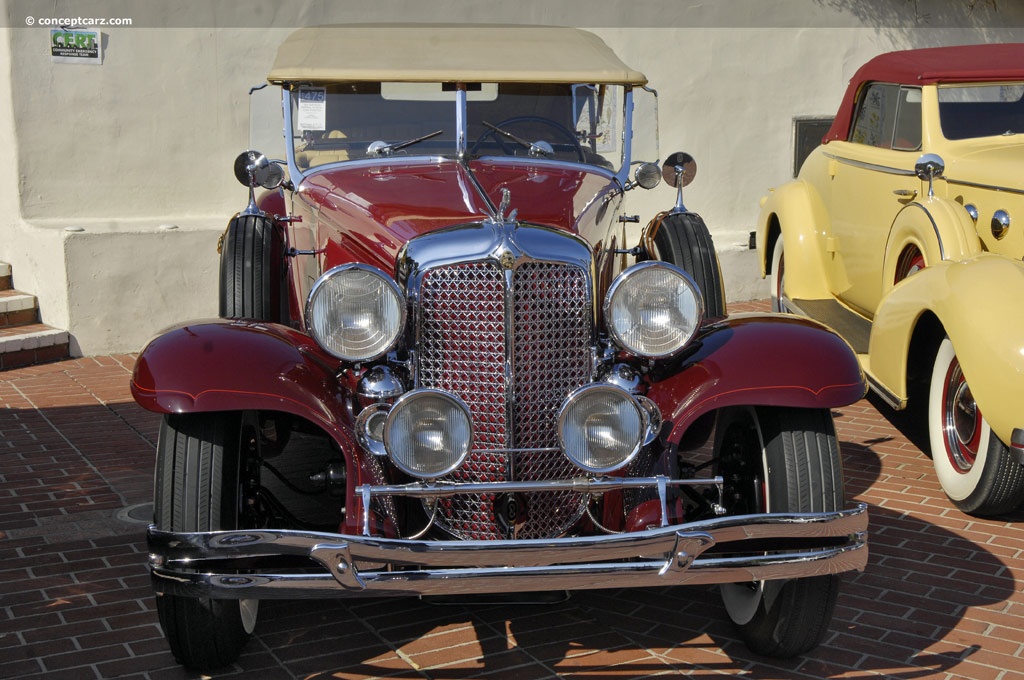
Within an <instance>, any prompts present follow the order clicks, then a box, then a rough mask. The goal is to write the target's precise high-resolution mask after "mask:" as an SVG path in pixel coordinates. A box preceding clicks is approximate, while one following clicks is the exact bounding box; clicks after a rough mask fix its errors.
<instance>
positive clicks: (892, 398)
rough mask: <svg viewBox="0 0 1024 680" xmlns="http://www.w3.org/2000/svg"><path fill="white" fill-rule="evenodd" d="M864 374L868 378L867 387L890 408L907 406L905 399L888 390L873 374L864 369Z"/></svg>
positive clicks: (901, 408)
mask: <svg viewBox="0 0 1024 680" xmlns="http://www.w3.org/2000/svg"><path fill="white" fill-rule="evenodd" d="M864 376H865V377H866V378H867V380H868V387H870V388H871V391H872V392H874V393H875V394H877V395H878V396H879V398H880V399H881V400H882V401H884V402H885V403H886V404H888V405H889V407H890V408H892V409H893V410H896V411H902V410H903V409H905V408H906V407H907V400H906V399H900V398H899V397H897V396H896V395H895V394H894V393H892V392H890V391H889V390H888V389H887V388H886V387H885V386H884V385H882V383H880V382H878V380H877V379H876V378H875V377H874V376H873V375H871V374H870V373H868V372H867V371H865V372H864Z"/></svg>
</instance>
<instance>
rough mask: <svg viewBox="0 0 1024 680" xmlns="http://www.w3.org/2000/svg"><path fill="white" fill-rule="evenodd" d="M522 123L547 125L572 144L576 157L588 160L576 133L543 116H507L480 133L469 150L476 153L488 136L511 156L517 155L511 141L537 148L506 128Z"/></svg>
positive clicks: (532, 148)
mask: <svg viewBox="0 0 1024 680" xmlns="http://www.w3.org/2000/svg"><path fill="white" fill-rule="evenodd" d="M521 123H540V124H541V125H546V126H547V127H549V128H551V129H552V130H554V131H555V132H556V133H558V135H559V136H560V137H563V138H564V139H565V141H566V142H568V144H569V146H571V147H572V150H573V151H574V152H575V153H576V157H577V159H578V160H579V162H580V163H585V162H586V161H587V157H586V154H585V153H584V152H583V147H582V146H580V142H579V140H578V139H577V138H576V134H575V133H574V132H573V131H572V130H570V129H568V128H567V127H565V126H564V125H562V124H560V123H556V122H555V121H553V120H551V119H550V118H544V117H543V116H514V117H512V118H506V119H505V120H503V121H501V122H500V123H498V124H497V125H488V129H487V130H486V131H485V132H484V133H483V134H482V135H480V138H479V139H477V140H476V142H475V143H474V144H473V147H472V148H471V149H470V150H469V151H470V153H471V154H474V155H476V152H477V150H479V148H480V146H481V145H482V144H483V142H484V140H486V139H487V138H488V137H494V141H495V142H497V144H498V146H499V147H501V149H502V151H504V152H505V153H506V154H508V155H510V156H512V155H515V153H514V149H512V148H511V146H510V145H509V142H513V143H515V144H518V145H519V146H522V147H524V148H526V149H528V150H534V149H536V148H537V147H538V145H537V144H535V143H534V142H530V141H528V140H526V139H523V138H521V137H519V136H517V135H514V134H512V133H511V132H509V131H508V130H507V129H506V128H508V126H510V125H519V124H521Z"/></svg>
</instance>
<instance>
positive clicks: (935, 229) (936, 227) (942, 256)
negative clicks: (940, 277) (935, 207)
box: [907, 201, 946, 260]
mask: <svg viewBox="0 0 1024 680" xmlns="http://www.w3.org/2000/svg"><path fill="white" fill-rule="evenodd" d="M907 208H920V209H921V210H922V211H924V214H925V215H926V216H927V217H928V221H929V222H931V223H932V231H933V232H935V240H936V242H938V244H939V259H940V260H945V259H946V248H945V247H944V246H943V245H942V234H940V233H939V225H937V224H936V223H935V218H934V217H932V214H931V212H929V210H928V208H926V207H924V206H923V205H921V204H920V203H918V202H917V201H915V202H913V203H910V204H908V205H907Z"/></svg>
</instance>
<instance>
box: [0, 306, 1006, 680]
mask: <svg viewBox="0 0 1024 680" xmlns="http://www.w3.org/2000/svg"><path fill="white" fill-rule="evenodd" d="M734 310H735V307H734ZM131 365H132V358H131V357H124V356H117V357H97V358H90V359H77V360H71V361H63V362H60V363H56V364H49V365H45V366H37V367H32V368H24V369H17V370H11V371H6V372H0V677H3V678H14V677H26V678H27V677H38V678H43V677H45V678H47V679H51V680H52V679H53V678H76V679H77V678H111V677H129V678H153V679H158V678H159V679H163V678H188V677H197V676H195V675H190V674H188V673H186V672H185V671H183V670H181V669H180V668H178V667H177V666H176V665H175V663H174V660H173V658H172V657H171V654H170V652H168V651H167V647H166V645H165V643H164V641H163V639H162V637H161V633H160V629H159V625H158V623H157V617H156V614H155V611H154V607H153V600H152V598H151V596H150V593H149V583H148V577H147V575H146V573H145V570H144V567H143V564H144V561H145V555H144V550H145V548H144V543H143V530H144V522H145V521H146V519H147V518H146V513H147V509H146V508H145V507H143V508H137V506H140V505H142V504H145V503H147V502H148V501H149V500H150V498H149V496H150V485H151V477H150V469H151V466H152V462H153V449H154V443H155V440H156V429H157V419H156V418H155V417H154V416H153V415H151V414H149V413H146V412H144V411H142V410H140V409H139V408H138V407H136V406H135V405H134V403H133V402H132V401H131V399H130V397H129V394H128V387H127V380H128V375H129V372H130V368H131ZM879 408H880V407H879V406H878V405H877V404H876V402H874V401H872V400H863V401H861V402H859V403H857V404H854V405H853V406H850V407H847V408H843V409H839V410H838V411H836V412H835V415H836V422H837V425H838V430H839V437H840V440H841V442H842V447H843V454H844V459H845V463H846V470H847V480H848V481H847V483H848V492H849V494H850V495H851V496H853V497H854V498H857V499H860V500H863V501H866V502H867V503H869V504H870V505H871V513H872V514H871V517H872V519H871V525H872V526H871V541H872V547H871V551H872V552H871V559H870V564H869V566H868V569H867V570H866V571H865V572H863V573H860V574H853V575H847V576H846V577H845V582H844V590H843V593H842V594H841V596H840V599H839V606H838V609H837V612H836V617H835V619H834V621H833V625H832V629H831V633H830V635H829V636H828V638H827V640H826V642H825V644H824V645H822V646H821V647H820V648H819V649H818V650H816V651H815V652H814V653H812V654H810V655H808V656H806V657H805V658H803V659H799V660H794V661H789V662H777V661H771V660H766V659H762V658H758V657H755V656H753V655H751V654H750V653H749V652H747V651H746V649H745V648H744V647H743V645H742V644H741V643H740V642H738V641H737V639H736V638H735V636H734V634H733V633H732V631H731V629H730V626H729V624H728V622H727V619H726V616H725V613H724V611H723V610H722V607H721V606H720V604H719V602H718V597H717V593H716V591H715V589H714V588H710V587H691V588H677V589H660V590H645V591H634V590H610V591H598V592H590V593H580V594H575V595H573V597H572V598H571V599H569V600H568V601H564V602H560V603H555V604H548V605H543V606H541V605H524V604H507V603H506V604H498V603H491V604H487V603H480V604H476V605H473V606H467V605H465V604H460V605H453V606H437V605H430V604H425V603H422V602H419V601H415V600H406V601H402V600H387V601H382V600H375V601H362V602H356V603H354V604H349V605H345V604H342V603H339V602H327V603H324V604H316V603H308V602H306V603H301V604H294V603H281V602H265V603H264V604H263V606H262V608H261V611H260V621H259V625H258V627H257V635H256V637H255V639H254V640H253V641H252V642H251V643H250V645H249V647H248V648H247V651H246V653H245V655H244V656H243V657H242V659H241V661H240V662H239V664H238V665H237V666H236V667H234V668H232V669H229V670H228V671H226V672H225V673H223V674H218V676H217V677H222V676H223V677H229V676H236V677H242V676H251V675H256V674H258V675H259V677H260V679H261V680H271V679H273V678H370V677H379V676H384V677H402V678H437V679H444V678H450V679H453V680H456V679H457V680H464V679H469V678H523V679H531V678H551V677H559V676H562V677H571V678H591V679H602V680H603V679H606V678H607V679H611V678H637V677H648V676H676V675H681V674H682V675H687V674H688V675H692V676H696V677H706V676H712V675H743V676H745V677H749V678H790V677H794V678H824V677H828V678H865V677H876V676H882V677H894V678H907V679H909V678H961V677H963V678H1000V679H1005V680H1024V634H1022V632H1021V631H1022V629H1024V593H1022V585H1021V584H1024V523H1022V520H1024V515H1017V516H1012V517H1005V518H998V519H988V520H979V519H974V518H971V517H967V516H965V515H963V514H961V513H959V512H957V511H956V510H954V509H952V508H951V507H950V505H949V504H948V503H947V502H946V501H945V500H944V498H943V496H942V494H941V492H940V491H939V488H938V486H937V484H936V482H935V480H934V476H933V474H932V472H931V464H930V461H929V460H928V459H927V458H926V457H925V456H924V455H922V454H921V452H920V450H919V448H918V447H917V446H916V445H915V444H914V441H919V436H920V432H917V431H914V430H913V429H910V428H908V427H907V425H906V423H905V422H904V420H902V419H899V418H894V417H892V414H891V413H890V412H888V411H885V410H884V409H883V411H882V412H883V413H884V414H886V415H885V416H883V415H880V413H879ZM133 509H135V510H136V511H135V513H134V514H133V513H132V510H133Z"/></svg>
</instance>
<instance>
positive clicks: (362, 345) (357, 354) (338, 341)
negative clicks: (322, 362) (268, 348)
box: [306, 264, 405, 361]
mask: <svg viewBox="0 0 1024 680" xmlns="http://www.w3.org/2000/svg"><path fill="white" fill-rule="evenodd" d="M404 325H405V296H404V295H403V294H402V291H401V289H400V288H399V287H398V284H396V283H395V282H394V281H393V280H392V279H391V277H389V276H387V275H386V274H385V273H384V272H382V271H381V270H379V269H377V268H376V267H371V266H368V265H365V264H344V265H341V266H340V267H334V268H333V269H331V270H330V271H328V272H326V273H325V274H324V275H323V276H321V277H320V278H319V279H317V282H316V283H315V284H313V290H312V291H310V293H309V300H308V301H307V302H306V328H307V330H308V331H309V334H310V335H311V336H313V339H314V340H316V342H317V344H318V345H320V346H321V347H323V348H324V349H325V350H326V351H328V352H330V353H331V354H332V355H334V356H336V357H338V358H339V359H343V360H345V361H367V360H369V359H375V358H377V357H379V356H381V355H383V354H385V353H386V352H388V350H390V349H391V348H392V347H394V345H395V343H396V342H397V341H398V338H399V336H400V335H401V334H402V328H403V327H404Z"/></svg>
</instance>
